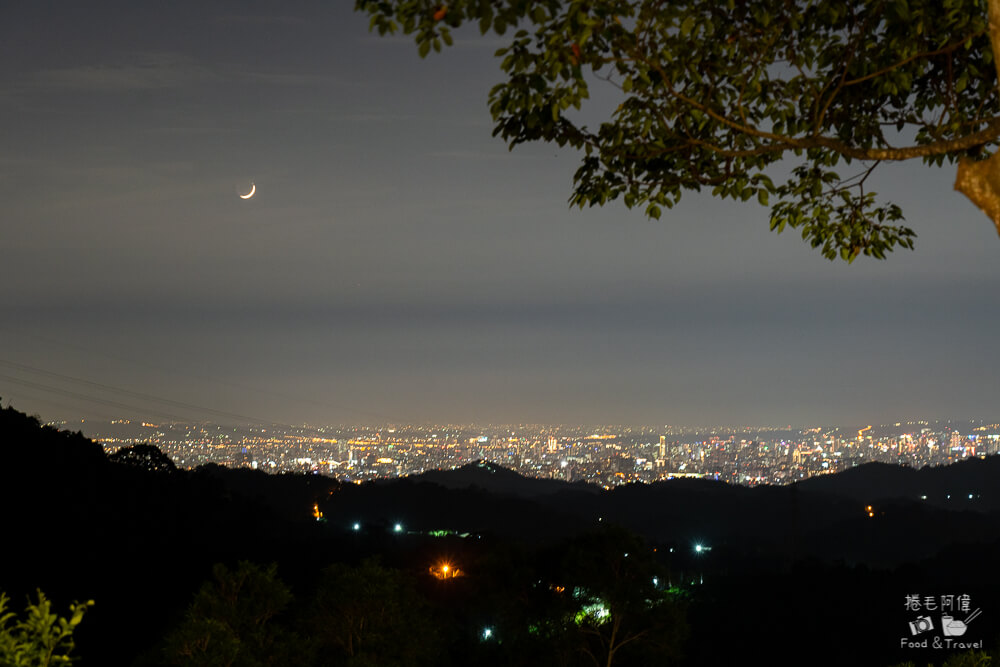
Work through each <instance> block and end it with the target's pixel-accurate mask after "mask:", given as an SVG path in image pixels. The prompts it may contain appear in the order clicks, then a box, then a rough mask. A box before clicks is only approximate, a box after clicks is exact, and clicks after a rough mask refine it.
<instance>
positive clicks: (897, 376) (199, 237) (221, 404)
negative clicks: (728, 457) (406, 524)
mask: <svg viewBox="0 0 1000 667" xmlns="http://www.w3.org/2000/svg"><path fill="white" fill-rule="evenodd" d="M352 7H353V1H351V0H336V1H334V2H312V3H300V2H283V3H242V2H241V3H236V2H230V3H226V2H212V3H204V2H190V1H188V0H179V1H177V2H171V3H135V2H118V3H112V2H87V3H70V2H58V3H55V2H43V1H36V2H17V1H15V2H4V3H3V4H2V5H0V127H2V130H0V132H2V134H0V137H2V140H0V396H2V397H3V404H4V405H7V404H9V403H12V404H13V405H14V407H16V408H18V409H21V410H24V411H27V412H31V413H36V414H39V415H40V416H41V417H42V418H43V419H45V420H50V419H52V420H54V419H76V420H79V419H80V418H86V419H107V418H113V417H117V416H126V417H132V418H138V417H148V418H151V419H164V418H180V419H185V420H210V421H215V422H222V423H230V422H235V421H240V420H243V419H253V420H258V421H265V422H281V423H304V422H307V423H311V424H340V423H377V422H436V423H443V422H452V423H456V422H457V423H469V422H494V423H496V422H503V423H520V422H535V423H538V422H545V423H556V422H561V423H585V424H597V423H630V424H650V425H654V424H683V425H703V424H731V425H736V424H752V425H788V424H790V425H793V426H810V425H819V424H825V425H833V424H837V425H841V424H843V425H849V424H855V423H872V422H874V423H885V422H894V421H900V420H909V419H919V418H931V419H934V418H993V417H995V416H996V415H997V413H998V410H997V398H998V395H1000V394H998V388H1000V387H998V385H1000V381H998V378H1000V354H998V353H997V340H998V335H1000V309H998V307H997V304H998V296H997V294H998V291H1000V239H998V238H997V234H996V231H995V230H994V227H993V225H992V223H991V222H990V221H989V220H987V219H986V218H985V217H984V216H983V215H982V214H981V213H979V212H978V211H977V210H976V209H975V208H974V207H973V205H972V204H971V203H969V202H968V201H967V200H965V199H964V198H963V197H962V196H961V195H959V194H957V193H955V192H954V191H953V190H952V183H953V181H954V167H949V166H946V167H943V168H931V167H926V166H924V165H923V164H921V163H919V162H914V163H907V164H899V165H888V166H886V165H883V168H880V171H879V172H877V174H876V176H879V178H878V179H876V183H875V185H874V189H875V190H877V191H878V192H879V193H880V194H882V195H883V196H885V197H886V198H888V199H891V200H892V201H895V202H897V203H899V204H900V205H902V207H903V209H904V212H905V213H906V214H907V222H908V224H909V225H910V226H911V227H913V228H914V229H915V230H916V232H917V234H918V238H917V249H916V251H915V252H909V251H905V250H903V251H897V252H895V253H893V254H892V255H890V259H889V260H888V261H884V262H879V261H874V260H868V259H866V258H861V259H859V260H858V261H856V262H855V263H854V264H853V265H850V266H849V265H847V264H844V263H842V262H837V263H831V262H829V261H827V260H826V259H824V258H823V257H822V256H821V255H820V254H819V253H818V252H817V251H815V250H812V249H811V248H809V246H808V245H807V244H805V243H803V242H802V241H801V240H800V238H799V236H798V233H797V232H795V231H794V230H792V231H789V232H786V233H785V234H783V235H781V236H776V235H775V234H773V233H770V232H769V231H768V215H767V210H766V209H764V208H762V207H760V206H758V205H757V204H755V203H748V204H736V203H733V202H728V201H727V202H723V201H718V200H713V199H712V198H711V197H710V196H708V195H707V194H705V195H695V194H691V195H687V196H686V197H685V199H684V201H683V202H682V204H681V205H680V206H679V207H678V208H675V209H674V210H672V211H667V212H665V213H664V216H663V218H662V219H661V220H660V221H659V222H653V221H650V220H647V219H646V218H644V217H643V215H642V213H641V211H638V210H634V211H629V210H628V209H626V208H625V207H624V205H622V204H621V203H620V202H614V203H611V204H609V205H607V206H606V207H604V208H603V209H590V210H585V211H579V210H577V209H570V208H569V207H568V204H567V199H568V197H569V195H570V191H571V178H572V173H573V171H574V170H575V168H576V164H577V161H578V159H579V158H578V156H577V155H575V154H574V153H572V152H570V151H563V150H560V149H558V148H556V147H553V146H549V145H544V144H538V145H529V146H520V147H518V148H516V149H515V150H514V151H513V152H510V151H508V149H507V147H506V146H505V145H504V143H503V142H502V141H501V140H499V139H495V138H493V137H492V136H491V131H492V123H491V119H490V115H489V111H488V105H487V96H488V91H489V89H490V87H492V85H493V84H495V83H497V82H499V81H500V79H501V76H502V75H501V72H500V71H499V67H498V61H497V60H496V59H495V58H494V57H493V52H494V50H495V49H497V48H498V47H499V46H502V45H503V42H502V41H501V40H500V38H497V37H487V38H481V37H480V36H479V35H478V32H466V31H463V32H460V33H459V35H458V39H457V40H456V45H455V47H453V48H452V49H446V51H445V52H444V53H442V54H434V53H432V54H431V55H430V56H429V57H428V58H427V59H425V60H421V59H420V58H419V57H418V56H417V52H416V46H415V45H414V44H413V42H412V40H411V39H410V38H406V37H391V38H390V37H384V38H380V37H378V36H377V35H372V34H369V32H368V20H367V18H366V17H365V16H363V15H360V14H355V13H353V11H352ZM608 94H609V93H605V92H604V91H600V90H596V89H595V91H594V96H595V98H596V100H597V101H596V104H597V106H598V107H600V106H601V105H602V104H603V105H604V106H605V107H606V106H607V100H608V97H607V95H608ZM587 113H593V118H594V119H595V120H599V119H600V118H601V115H600V111H599V110H598V111H594V112H587ZM848 169H850V168H848ZM846 173H847V172H845V174H846ZM251 182H252V183H255V184H256V187H257V194H256V196H255V197H254V198H253V199H250V200H247V201H243V200H241V199H240V198H239V197H238V196H237V194H238V193H241V192H246V191H247V190H249V188H250V185H251ZM84 381H85V382H84ZM154 399H155V400H154ZM159 399H165V400H159Z"/></svg>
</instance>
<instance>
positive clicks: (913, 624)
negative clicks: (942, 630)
mask: <svg viewBox="0 0 1000 667" xmlns="http://www.w3.org/2000/svg"><path fill="white" fill-rule="evenodd" d="M909 625H910V633H911V634H913V635H919V634H920V633H922V632H927V631H928V630H933V629H934V621H932V620H931V617H930V616H917V618H916V619H915V620H912V621H910V624H909Z"/></svg>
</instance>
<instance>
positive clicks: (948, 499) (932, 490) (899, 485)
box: [796, 456, 1000, 512]
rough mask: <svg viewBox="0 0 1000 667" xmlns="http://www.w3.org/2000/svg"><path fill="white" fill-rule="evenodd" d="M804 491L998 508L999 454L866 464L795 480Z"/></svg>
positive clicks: (863, 499) (869, 500)
mask: <svg viewBox="0 0 1000 667" xmlns="http://www.w3.org/2000/svg"><path fill="white" fill-rule="evenodd" d="M796 486H798V487H799V488H800V489H802V491H804V492H809V493H812V492H819V493H826V494H830V495H838V496H843V497H845V498H851V499H853V500H855V501H857V502H859V503H862V504H866V505H867V504H873V503H874V504H878V503H880V502H882V501H885V500H900V499H906V500H911V501H914V502H917V501H919V502H923V503H927V504H930V505H933V506H936V507H940V508H942V509H951V510H960V511H965V510H971V511H980V512H985V511H997V510H1000V492H998V489H1000V456H989V457H987V458H985V459H980V458H972V459H968V460H966V461H959V462H958V463H954V464H952V465H949V466H939V467H927V468H921V469H920V470H914V469H913V468H909V467H905V466H898V465H890V464H886V463H867V464H865V465H861V466H858V467H856V468H851V469H850V470H847V471H845V472H842V473H839V474H836V475H822V476H820V477H812V478H810V479H806V480H803V481H801V482H797V483H796Z"/></svg>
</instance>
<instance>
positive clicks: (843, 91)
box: [355, 0, 1000, 261]
mask: <svg viewBox="0 0 1000 667" xmlns="http://www.w3.org/2000/svg"><path fill="white" fill-rule="evenodd" d="M355 7H356V9H358V10H360V11H364V12H367V13H368V14H369V15H370V16H371V24H370V25H371V28H372V29H373V30H378V31H379V33H381V34H385V33H394V32H396V31H397V30H402V32H404V33H406V34H413V35H415V37H416V41H417V43H418V45H419V46H418V50H419V53H420V55H421V56H425V55H427V54H428V53H429V52H430V50H431V49H432V48H433V49H434V50H440V48H441V44H442V43H444V44H450V43H451V41H452V37H451V31H452V30H453V29H455V28H457V27H459V26H460V25H462V24H464V23H469V22H473V23H475V24H477V25H478V27H479V30H480V32H482V33H484V34H485V33H487V32H495V33H496V34H498V35H505V34H507V33H508V29H510V30H512V31H513V34H512V35H511V36H510V40H509V43H508V45H507V46H506V47H504V48H501V49H500V50H498V51H497V55H498V56H499V57H501V58H502V63H501V68H502V70H503V72H504V74H505V75H506V77H507V78H506V80H505V81H503V82H501V83H500V84H499V85H497V86H495V87H494V88H493V89H492V91H491V92H490V109H491V111H492V114H493V119H494V122H495V130H494V134H495V135H499V136H501V137H503V138H504V139H505V140H506V141H507V142H508V144H509V145H510V146H511V147H512V148H513V147H514V146H516V145H517V144H519V143H523V142H527V141H546V142H554V143H556V144H558V145H560V146H565V145H569V146H572V147H574V148H577V149H580V150H582V151H583V160H582V164H581V165H580V167H579V168H578V169H577V171H576V174H575V176H574V190H573V194H572V196H571V198H570V201H571V203H572V204H575V205H578V206H581V207H583V206H594V205H603V204H605V203H607V202H608V201H610V200H613V199H618V198H621V199H622V200H623V201H624V203H625V205H626V206H628V207H629V208H632V207H636V206H641V207H643V208H644V210H645V212H646V214H647V215H648V216H649V217H651V218H656V219H658V218H659V217H660V215H661V212H662V209H663V208H664V207H666V208H671V207H672V206H674V205H675V204H676V203H677V202H678V201H679V199H680V197H681V194H682V193H683V192H685V191H691V190H694V191H698V190H701V189H702V188H709V189H710V190H711V192H712V193H713V194H714V195H716V196H719V197H724V198H729V199H735V200H738V201H747V200H750V199H756V200H757V201H758V202H759V203H760V204H761V205H763V206H770V208H771V229H772V230H775V231H778V232H781V231H782V230H784V229H785V228H786V227H792V228H797V229H800V230H801V233H802V237H803V239H805V240H806V241H807V242H809V243H810V244H811V245H812V246H813V247H815V248H819V249H820V251H821V252H822V253H823V255H824V256H825V257H827V258H829V259H834V258H837V257H840V258H842V259H844V260H846V261H853V260H854V259H855V258H856V257H857V256H858V255H859V254H865V255H869V256H872V257H875V258H880V259H881V258H884V257H885V256H886V253H888V252H890V251H892V250H893V249H894V248H895V247H897V246H899V247H904V248H912V247H913V238H914V236H915V234H914V232H913V231H912V230H911V229H909V228H907V227H905V226H903V225H901V224H900V222H901V221H902V219H903V216H902V211H901V210H900V208H899V207H898V206H896V205H894V204H892V203H879V202H877V200H876V198H875V195H874V193H872V192H870V191H867V190H866V189H865V183H866V180H867V178H868V176H869V175H870V174H871V172H872V171H873V169H874V168H875V167H877V166H878V165H879V164H880V163H881V162H883V161H887V160H904V159H913V158H921V159H923V160H924V161H925V162H927V163H929V164H935V165H941V164H942V163H943V162H945V161H948V162H954V161H956V160H957V159H958V158H959V157H962V156H964V155H966V154H972V155H975V156H976V157H980V158H981V157H983V156H984V154H983V147H984V146H992V145H994V144H995V143H996V140H997V137H998V136H1000V118H998V117H997V116H996V108H997V102H998V93H997V82H996V74H995V68H994V65H993V51H992V48H991V46H990V42H989V37H988V35H987V18H986V0H895V1H893V2H870V1H869V0H820V1H819V2H809V3H797V2H787V1H786V0H727V1H721V0H720V1H719V2H708V1H706V0H676V1H671V2H663V1H662V0H589V1H586V2H585V1H583V0H451V1H450V2H447V3H446V4H442V3H440V2H438V1H437V0H356V5H355ZM596 79H600V80H603V81H604V82H606V83H607V84H610V85H612V86H615V87H616V88H617V89H618V92H619V99H620V104H618V106H617V108H616V109H615V111H614V112H613V113H612V114H611V116H610V118H608V119H607V120H606V121H604V122H602V123H601V124H600V125H599V126H598V127H597V128H590V127H587V126H585V125H583V124H582V123H580V122H579V121H578V120H577V118H578V116H579V114H576V113H575V110H579V109H580V108H581V107H582V105H583V104H584V103H585V101H586V100H587V99H588V98H589V96H590V93H589V90H590V86H591V85H592V84H593V83H594V81H595V80H596ZM899 145H904V146H906V147H904V148H896V146H899ZM788 158H793V159H796V160H798V161H800V164H799V165H798V166H796V167H795V168H794V169H792V170H791V173H790V174H789V173H788V172H789V165H788V163H787V162H783V161H784V160H786V159H788ZM856 162H860V163H861V164H860V165H854V166H853V167H852V166H851V165H852V163H856ZM845 168H849V169H852V170H856V171H854V173H853V174H852V173H851V172H849V173H848V174H847V176H846V177H845V176H842V175H841V172H842V171H843V170H844V169H845ZM772 178H774V179H775V180H772Z"/></svg>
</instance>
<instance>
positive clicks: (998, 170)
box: [955, 0, 1000, 234]
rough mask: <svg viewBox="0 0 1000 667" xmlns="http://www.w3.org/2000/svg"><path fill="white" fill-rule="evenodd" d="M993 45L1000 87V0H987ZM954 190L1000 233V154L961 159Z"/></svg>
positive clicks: (994, 61) (994, 62) (991, 42)
mask: <svg viewBox="0 0 1000 667" xmlns="http://www.w3.org/2000/svg"><path fill="white" fill-rule="evenodd" d="M988 6H989V22H990V44H991V45H992V47H993V64H994V66H995V67H996V70H997V85H998V86H1000V0H988ZM955 189H956V190H958V191H959V192H961V193H962V194H963V195H965V196H966V197H968V198H969V199H970V200H971V201H972V203H973V204H975V205H976V206H978V207H979V208H980V209H982V210H983V212H984V213H986V215H987V216H989V218H990V220H992V221H993V224H994V226H996V228H997V233H998V234H1000V153H994V154H993V155H991V156H990V157H989V159H986V160H979V161H976V160H971V159H969V158H962V159H961V160H959V162H958V174H957V175H956V178H955Z"/></svg>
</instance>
